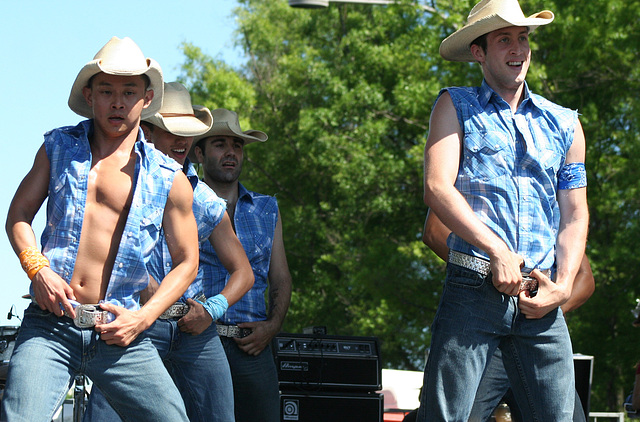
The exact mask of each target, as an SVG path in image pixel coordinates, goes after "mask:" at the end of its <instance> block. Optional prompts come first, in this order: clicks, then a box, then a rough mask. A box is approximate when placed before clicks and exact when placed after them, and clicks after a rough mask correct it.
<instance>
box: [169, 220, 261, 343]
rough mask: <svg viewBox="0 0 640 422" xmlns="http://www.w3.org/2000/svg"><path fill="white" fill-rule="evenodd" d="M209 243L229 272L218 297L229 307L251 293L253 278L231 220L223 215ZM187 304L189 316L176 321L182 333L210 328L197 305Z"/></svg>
mask: <svg viewBox="0 0 640 422" xmlns="http://www.w3.org/2000/svg"><path fill="white" fill-rule="evenodd" d="M209 242H211V246H213V249H215V251H216V255H217V256H218V258H220V262H221V263H222V265H223V266H224V267H225V268H226V270H227V271H228V272H229V280H228V281H227V284H226V286H225V287H224V289H222V292H220V294H222V295H223V296H224V297H225V298H226V299H227V303H228V304H229V306H231V305H233V304H234V303H236V302H237V301H239V300H240V299H241V298H242V296H244V294H245V293H247V292H248V291H249V290H251V287H253V282H254V276H253V270H252V269H251V264H250V263H249V259H248V258H247V254H246V253H245V251H244V248H243V247H242V243H240V240H238V236H236V234H235V232H234V231H233V226H232V225H231V219H230V218H229V214H227V213H226V212H225V213H224V217H223V218H222V221H220V223H219V224H218V225H217V226H216V228H215V229H214V230H213V232H212V233H211V236H209ZM187 302H188V304H189V307H190V310H189V313H188V314H187V315H185V316H184V317H183V318H181V319H180V321H178V325H179V326H180V329H181V330H182V331H184V332H187V333H191V334H194V335H198V334H200V333H202V332H203V331H204V330H206V329H207V328H208V327H209V325H211V323H212V322H213V319H212V318H211V315H210V314H209V312H207V310H206V309H205V308H204V307H203V306H202V305H201V304H200V303H198V302H196V301H195V300H193V299H188V301H187Z"/></svg>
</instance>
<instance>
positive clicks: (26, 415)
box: [2, 304, 188, 422]
mask: <svg viewBox="0 0 640 422" xmlns="http://www.w3.org/2000/svg"><path fill="white" fill-rule="evenodd" d="M77 374H85V375H87V376H89V377H90V378H91V379H92V380H93V382H94V385H96V386H98V387H99V388H100V389H101V390H102V391H103V392H104V393H105V394H106V395H108V397H109V400H110V403H111V405H112V406H113V407H114V409H116V411H117V413H118V414H119V415H120V417H121V418H122V420H125V421H136V422H139V421H160V420H170V421H174V420H175V421H187V420H188V419H187V414H186V411H185V407H184V403H183V402H182V399H181V398H180V393H179V392H178V389H177V388H176V387H175V386H174V385H173V382H171V377H170V376H169V374H168V373H167V371H166V369H165V368H164V366H163V365H162V360H161V359H160V357H159V356H158V352H157V351H156V349H155V347H153V344H152V343H151V341H150V340H149V339H148V338H147V337H146V336H145V335H140V336H138V338H136V339H135V340H134V341H133V342H132V343H131V344H130V345H129V346H127V347H120V346H109V345H107V344H106V343H105V342H104V341H102V340H100V336H99V334H98V333H96V332H95V331H94V330H93V329H92V328H85V329H80V328H77V327H76V326H75V325H73V322H72V320H71V319H70V318H67V317H60V318H59V317H57V316H55V315H53V314H52V313H50V312H48V311H43V310H41V309H40V308H39V307H38V306H37V305H34V304H32V305H30V306H29V307H28V308H27V309H26V310H25V313H24V319H23V320H22V325H21V327H20V332H19V334H18V338H17V339H16V344H15V348H14V351H13V355H12V357H11V360H10V363H9V373H8V376H7V377H8V379H7V384H6V388H5V391H4V397H3V399H2V420H8V421H10V422H17V421H25V422H35V421H42V422H48V421H51V419H52V418H53V413H54V411H55V410H56V409H57V408H58V407H59V406H60V405H61V404H62V402H63V401H64V398H65V396H66V394H67V391H68V390H69V388H70V387H71V384H72V382H73V380H74V378H75V376H76V375H77Z"/></svg>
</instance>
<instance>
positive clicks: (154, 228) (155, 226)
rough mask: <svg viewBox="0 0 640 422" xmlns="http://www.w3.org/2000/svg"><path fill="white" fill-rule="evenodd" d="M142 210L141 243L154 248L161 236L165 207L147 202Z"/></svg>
mask: <svg viewBox="0 0 640 422" xmlns="http://www.w3.org/2000/svg"><path fill="white" fill-rule="evenodd" d="M141 212H142V215H141V218H140V243H141V245H142V246H143V247H144V246H145V245H149V247H150V248H151V249H152V248H153V246H155V242H156V241H157V240H158V238H159V236H160V230H162V217H163V215H164V208H160V207H157V206H154V205H152V204H145V205H144V206H143V207H142V211H141Z"/></svg>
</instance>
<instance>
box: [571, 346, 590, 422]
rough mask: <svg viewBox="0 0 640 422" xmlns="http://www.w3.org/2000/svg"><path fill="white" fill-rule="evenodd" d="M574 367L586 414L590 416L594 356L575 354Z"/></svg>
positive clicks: (577, 386)
mask: <svg viewBox="0 0 640 422" xmlns="http://www.w3.org/2000/svg"><path fill="white" fill-rule="evenodd" d="M573 368H574V371H575V375H576V391H577V392H578V396H579V397H580V401H581V402H582V408H583V409H584V414H585V415H587V419H589V418H588V416H589V408H590V401H591V381H592V379H593V356H586V355H581V354H574V355H573Z"/></svg>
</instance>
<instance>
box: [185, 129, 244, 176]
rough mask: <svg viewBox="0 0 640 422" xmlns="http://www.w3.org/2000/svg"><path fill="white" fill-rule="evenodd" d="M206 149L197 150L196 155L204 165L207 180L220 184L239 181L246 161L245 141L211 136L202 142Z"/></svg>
mask: <svg viewBox="0 0 640 422" xmlns="http://www.w3.org/2000/svg"><path fill="white" fill-rule="evenodd" d="M200 145H201V146H202V147H203V148H204V154H203V153H202V148H197V149H196V155H197V156H198V159H199V160H200V162H201V163H202V164H203V170H204V173H205V179H209V180H211V181H214V182H219V183H231V182H235V181H236V180H238V178H239V177H240V173H241V172H242V161H243V159H244V141H243V140H242V139H240V138H235V137H232V136H211V137H209V138H205V139H203V140H202V142H201V143H200Z"/></svg>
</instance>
